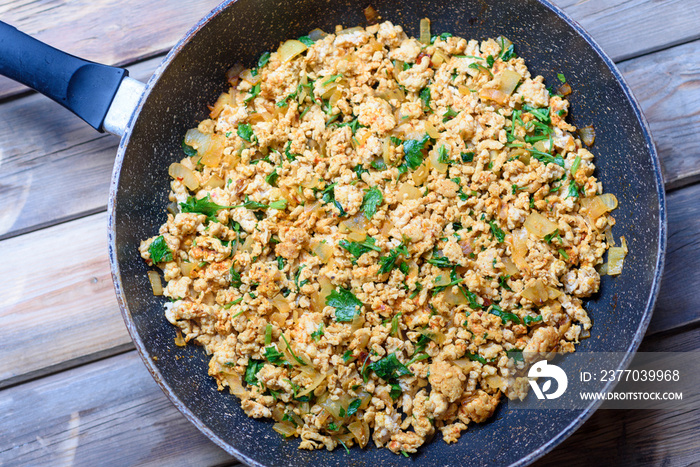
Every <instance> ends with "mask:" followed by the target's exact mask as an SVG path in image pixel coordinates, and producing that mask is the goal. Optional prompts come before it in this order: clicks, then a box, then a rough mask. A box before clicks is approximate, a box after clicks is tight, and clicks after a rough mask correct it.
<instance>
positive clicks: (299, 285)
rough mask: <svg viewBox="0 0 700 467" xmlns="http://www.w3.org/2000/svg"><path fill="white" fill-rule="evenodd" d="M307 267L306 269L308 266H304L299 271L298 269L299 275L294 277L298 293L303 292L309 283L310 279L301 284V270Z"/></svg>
mask: <svg viewBox="0 0 700 467" xmlns="http://www.w3.org/2000/svg"><path fill="white" fill-rule="evenodd" d="M305 267H306V265H304V264H302V265H301V266H299V269H297V273H296V275H295V276H294V284H296V286H297V292H299V291H300V290H301V288H302V287H304V286H305V285H306V284H308V282H309V280H308V279H304V280H303V281H301V283H300V282H299V277H300V276H301V270H302V269H304V268H305Z"/></svg>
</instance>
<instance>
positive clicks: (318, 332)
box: [311, 323, 323, 342]
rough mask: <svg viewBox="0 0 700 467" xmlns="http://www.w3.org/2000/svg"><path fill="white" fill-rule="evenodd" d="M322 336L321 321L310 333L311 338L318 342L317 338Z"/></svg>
mask: <svg viewBox="0 0 700 467" xmlns="http://www.w3.org/2000/svg"><path fill="white" fill-rule="evenodd" d="M322 336H323V323H321V324H319V325H318V329H316V330H315V331H314V332H312V333H311V338H312V339H313V340H314V341H316V342H318V341H319V339H321V337H322Z"/></svg>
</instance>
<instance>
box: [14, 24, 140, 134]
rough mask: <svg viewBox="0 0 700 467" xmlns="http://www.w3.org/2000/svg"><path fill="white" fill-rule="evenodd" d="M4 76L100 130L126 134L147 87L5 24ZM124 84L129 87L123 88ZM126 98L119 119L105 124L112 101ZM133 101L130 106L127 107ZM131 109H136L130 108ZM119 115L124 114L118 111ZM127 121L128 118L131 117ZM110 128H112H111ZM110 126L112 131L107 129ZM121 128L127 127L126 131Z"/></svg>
mask: <svg viewBox="0 0 700 467" xmlns="http://www.w3.org/2000/svg"><path fill="white" fill-rule="evenodd" d="M0 74H2V75H5V76H7V77H8V78H11V79H13V80H15V81H18V82H20V83H22V84H24V85H26V86H29V87H30V88H32V89H34V90H36V91H38V92H40V93H41V94H43V95H45V96H46V97H48V98H50V99H53V100H54V101H56V102H58V103H59V104H61V105H62V106H63V107H65V108H67V109H68V110H70V111H71V112H73V113H74V114H76V115H77V116H78V117H80V118H82V119H83V120H85V121H86V122H87V123H88V124H89V125H90V126H92V127H93V128H95V129H96V130H97V131H100V132H103V131H104V130H105V129H106V130H107V131H110V132H113V133H119V134H121V133H123V131H124V128H125V127H126V122H128V119H129V117H131V111H133V109H134V108H135V107H136V102H138V98H137V99H136V100H135V102H134V99H133V96H134V94H135V93H136V92H138V93H139V94H138V97H140V92H141V91H143V88H144V85H143V84H141V83H140V82H138V81H135V80H133V79H131V78H128V77H127V76H128V74H129V72H128V71H126V70H125V69H123V68H116V67H111V66H107V65H101V64H99V63H94V62H89V61H87V60H83V59H81V58H78V57H75V56H73V55H69V54H67V53H65V52H62V51H60V50H58V49H55V48H53V47H51V46H50V45H47V44H44V43H43V42H40V41H38V40H36V39H34V38H32V37H30V36H28V35H26V34H24V33H23V32H20V31H18V30H17V29H15V28H14V27H12V26H10V25H9V24H6V23H3V22H2V21H0ZM122 84H123V85H122ZM117 91H119V92H120V94H122V95H123V96H126V97H127V98H125V99H121V102H122V105H120V106H119V107H120V108H121V110H120V112H119V115H117V116H115V115H114V110H115V109H112V112H111V113H112V114H113V115H112V117H117V118H116V120H117V121H118V123H115V122H114V120H115V118H111V120H112V123H111V124H110V119H108V122H105V117H106V116H107V114H108V112H110V106H112V101H115V104H116V103H117V100H115V96H117V94H118V92H117ZM126 101H128V105H123V104H124V102H126ZM127 107H130V108H127ZM117 110H118V109H117ZM127 113H128V115H126V116H125V114H127ZM106 123H107V125H105V124H106ZM105 126H106V127H105ZM120 127H121V128H120Z"/></svg>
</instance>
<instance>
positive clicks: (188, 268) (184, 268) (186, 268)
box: [180, 263, 195, 277]
mask: <svg viewBox="0 0 700 467" xmlns="http://www.w3.org/2000/svg"><path fill="white" fill-rule="evenodd" d="M194 267H195V264H194V263H181V264H180V273H181V274H182V275H183V276H185V277H190V274H192V271H193V270H194Z"/></svg>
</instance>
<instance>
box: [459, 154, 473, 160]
mask: <svg viewBox="0 0 700 467" xmlns="http://www.w3.org/2000/svg"><path fill="white" fill-rule="evenodd" d="M459 157H461V158H462V162H472V161H473V160H474V153H473V152H463V153H462V154H460V155H459Z"/></svg>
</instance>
